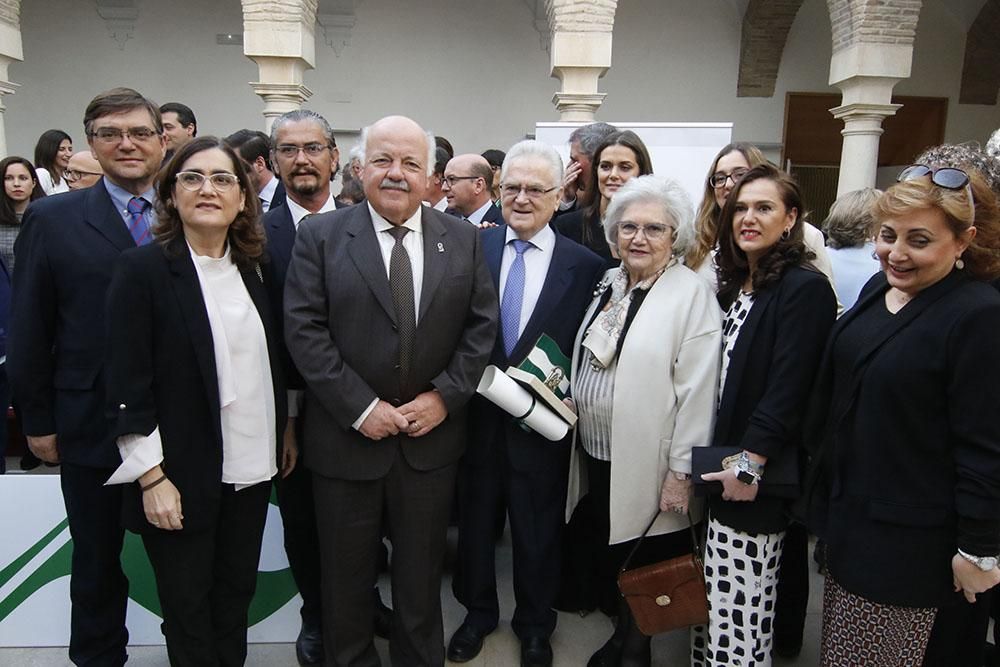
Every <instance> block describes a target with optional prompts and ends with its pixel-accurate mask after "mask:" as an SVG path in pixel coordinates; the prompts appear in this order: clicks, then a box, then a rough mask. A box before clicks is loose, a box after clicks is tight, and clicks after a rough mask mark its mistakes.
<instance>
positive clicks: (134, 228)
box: [125, 197, 153, 245]
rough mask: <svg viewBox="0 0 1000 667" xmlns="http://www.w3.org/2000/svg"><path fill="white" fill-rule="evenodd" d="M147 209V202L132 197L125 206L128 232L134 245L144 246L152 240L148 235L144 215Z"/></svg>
mask: <svg viewBox="0 0 1000 667" xmlns="http://www.w3.org/2000/svg"><path fill="white" fill-rule="evenodd" d="M148 208H149V202H148V201H146V200H145V199H143V198H142V197H132V198H131V199H129V200H128V204H126V205H125V210H127V211H128V214H129V223H128V231H129V233H130V234H131V235H132V239H133V240H134V241H135V244H136V245H146V244H147V243H149V242H150V241H152V240H153V239H152V238H151V237H150V235H149V224H148V223H147V222H146V218H145V215H144V214H145V213H146V209H148Z"/></svg>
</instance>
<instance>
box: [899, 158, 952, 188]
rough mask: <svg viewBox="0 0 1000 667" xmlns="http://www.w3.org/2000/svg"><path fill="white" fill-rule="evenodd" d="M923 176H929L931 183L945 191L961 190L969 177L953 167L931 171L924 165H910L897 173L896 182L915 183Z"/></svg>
mask: <svg viewBox="0 0 1000 667" xmlns="http://www.w3.org/2000/svg"><path fill="white" fill-rule="evenodd" d="M924 176H930V177H931V183H933V184H934V185H936V186H938V187H940V188H944V189H945V190H961V189H962V188H964V187H965V186H967V185H968V184H969V175H968V174H967V173H965V172H964V171H962V170H961V169H956V168H955V167H938V168H937V169H932V168H930V167H928V166H927V165H925V164H911V165H910V166H909V167H907V168H906V169H904V170H903V171H901V172H899V176H897V177H896V182H897V183H902V182H903V181H915V180H917V179H918V178H923V177H924Z"/></svg>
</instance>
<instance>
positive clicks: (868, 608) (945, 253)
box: [807, 165, 1000, 667]
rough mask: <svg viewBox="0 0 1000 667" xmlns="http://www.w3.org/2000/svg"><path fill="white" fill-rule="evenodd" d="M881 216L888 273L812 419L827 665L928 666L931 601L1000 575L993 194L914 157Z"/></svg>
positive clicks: (835, 336)
mask: <svg viewBox="0 0 1000 667" xmlns="http://www.w3.org/2000/svg"><path fill="white" fill-rule="evenodd" d="M874 210H875V219H876V222H877V224H878V231H877V236H876V254H877V255H878V258H879V261H880V262H881V265H882V270H883V272H884V273H880V274H877V275H876V276H875V277H873V278H872V279H871V280H870V281H869V282H868V284H867V285H866V286H865V288H864V289H863V290H862V292H861V295H860V297H859V299H858V302H857V304H856V305H855V306H854V308H852V309H851V310H850V311H849V312H848V313H847V314H845V315H844V317H843V318H841V320H840V321H839V322H838V323H837V325H836V327H835V328H834V330H833V333H832V335H831V337H830V341H829V343H828V345H827V351H826V354H825V359H824V363H823V366H822V370H821V372H820V374H819V376H818V381H817V387H816V391H815V393H814V396H813V400H812V409H811V410H810V413H809V414H810V416H809V420H808V423H809V429H808V431H809V433H810V434H811V435H812V438H811V440H810V442H811V443H815V444H818V445H821V447H820V448H818V449H817V451H816V452H814V455H813V461H812V470H811V474H810V478H811V483H810V491H809V494H808V496H807V499H808V503H807V509H808V514H809V517H810V520H811V522H812V525H813V527H814V529H815V530H816V532H817V534H819V535H820V536H821V537H822V538H823V539H824V540H825V541H826V543H827V569H828V575H827V578H826V583H825V590H824V604H823V635H822V636H823V639H822V649H821V656H822V662H821V664H823V665H829V666H839V665H856V664H864V665H872V666H873V667H879V666H882V665H885V666H889V665H892V666H894V667H896V666H907V665H920V664H921V662H922V660H923V658H924V652H925V648H926V646H927V642H928V637H929V636H930V633H931V627H932V625H933V623H934V619H935V616H936V614H937V611H938V609H939V608H940V607H942V606H945V605H948V604H952V603H953V602H954V598H955V596H956V593H960V594H961V595H962V596H963V597H964V598H965V599H966V600H968V601H969V602H973V601H975V596H976V594H977V593H981V592H984V591H986V590H989V589H990V588H992V587H993V586H995V585H996V584H997V583H998V582H1000V570H998V569H997V567H996V561H997V558H996V557H997V555H998V554H1000V421H997V418H996V416H997V414H998V413H1000V392H998V391H997V388H996V379H997V377H998V376H1000V346H998V345H997V341H996V335H997V331H998V330H1000V295H998V294H997V292H996V290H995V289H993V288H992V287H990V286H989V284H988V283H987V281H990V280H994V279H996V278H997V277H998V276H1000V253H998V248H1000V216H998V210H997V200H996V197H995V195H994V194H993V192H992V191H991V190H990V189H989V188H988V187H986V185H985V184H984V182H983V180H982V178H981V177H980V176H979V175H978V174H977V173H976V172H972V171H966V170H960V169H955V168H950V167H945V168H930V167H927V166H924V165H913V166H910V167H907V168H906V169H905V170H903V172H902V173H901V174H900V176H899V182H898V183H897V184H896V185H894V186H892V187H891V188H889V189H888V190H887V191H886V192H885V194H883V195H882V196H881V197H880V198H879V199H878V201H877V202H876V204H875V209H874ZM953 664H965V663H959V662H954V663H953Z"/></svg>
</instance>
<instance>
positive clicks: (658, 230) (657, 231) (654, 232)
mask: <svg viewBox="0 0 1000 667" xmlns="http://www.w3.org/2000/svg"><path fill="white" fill-rule="evenodd" d="M672 229H673V228H672V227H671V226H670V225H661V224H659V223H658V222H654V223H652V224H649V225H640V224H637V223H634V222H619V223H618V236H620V237H622V238H623V239H630V238H633V237H634V236H635V235H636V234H638V233H639V230H642V233H643V235H644V236H645V237H646V239H647V240H649V241H659V240H660V239H662V238H664V237H665V236H666V235H667V234H669V233H671V231H672Z"/></svg>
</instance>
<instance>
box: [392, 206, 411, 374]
mask: <svg viewBox="0 0 1000 667" xmlns="http://www.w3.org/2000/svg"><path fill="white" fill-rule="evenodd" d="M387 231H388V232H389V233H390V234H392V236H393V237H394V238H395V239H396V244H395V245H394V246H392V255H390V257H389V289H390V291H392V303H393V306H395V308H396V323H397V326H398V327H399V376H400V378H401V380H402V381H403V382H405V381H406V379H407V378H408V377H409V374H410V363H411V361H412V360H413V339H414V334H415V332H416V329H417V316H416V313H415V310H414V305H413V268H412V267H411V266H410V256H409V254H407V252H406V248H405V247H403V237H404V236H406V233H407V232H409V231H410V230H409V229H408V228H407V227H403V226H402V225H400V226H399V227H393V228H392V229H389V230H387Z"/></svg>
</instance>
